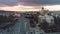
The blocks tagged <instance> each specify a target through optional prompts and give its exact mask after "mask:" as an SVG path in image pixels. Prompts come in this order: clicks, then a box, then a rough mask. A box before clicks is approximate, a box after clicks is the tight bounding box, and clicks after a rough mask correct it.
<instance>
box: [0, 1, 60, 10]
mask: <svg viewBox="0 0 60 34" xmlns="http://www.w3.org/2000/svg"><path fill="white" fill-rule="evenodd" d="M41 6H44V7H45V8H46V9H49V10H60V9H59V7H60V0H0V9H1V10H9V11H10V10H11V11H23V10H24V11H26V10H28V11H30V10H31V11H34V10H39V9H40V8H41ZM12 7H13V8H12ZM11 8H12V9H13V10H12V9H11Z"/></svg>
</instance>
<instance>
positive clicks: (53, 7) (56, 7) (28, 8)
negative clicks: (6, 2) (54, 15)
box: [0, 5, 60, 11]
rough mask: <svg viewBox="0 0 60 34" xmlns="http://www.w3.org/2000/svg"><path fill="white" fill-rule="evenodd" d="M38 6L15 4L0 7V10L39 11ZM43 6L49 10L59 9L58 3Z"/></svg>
mask: <svg viewBox="0 0 60 34" xmlns="http://www.w3.org/2000/svg"><path fill="white" fill-rule="evenodd" d="M39 7H40V6H39ZM39 7H38V8H37V7H33V6H23V5H17V6H5V7H0V10H7V11H39V10H40V9H41V8H39ZM44 8H45V9H48V10H50V11H56V10H60V5H51V6H44Z"/></svg>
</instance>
